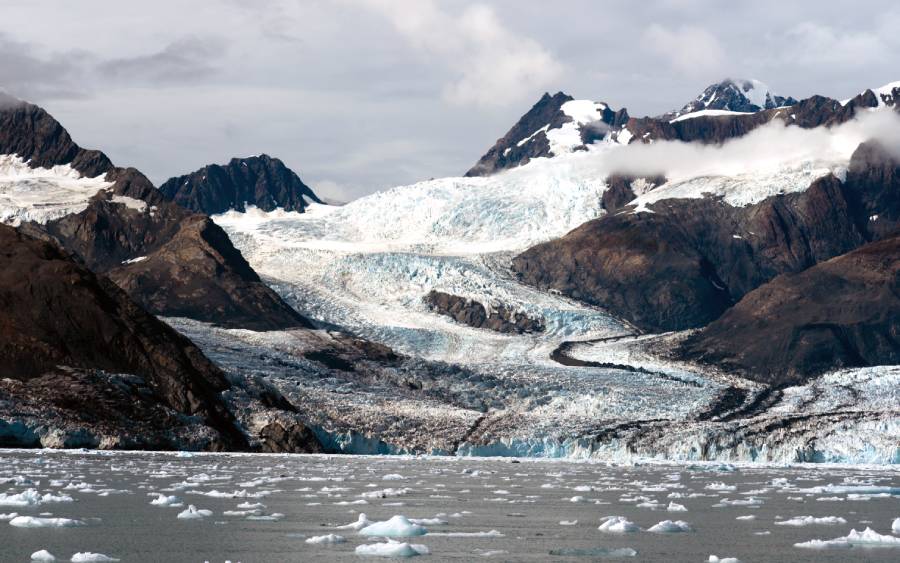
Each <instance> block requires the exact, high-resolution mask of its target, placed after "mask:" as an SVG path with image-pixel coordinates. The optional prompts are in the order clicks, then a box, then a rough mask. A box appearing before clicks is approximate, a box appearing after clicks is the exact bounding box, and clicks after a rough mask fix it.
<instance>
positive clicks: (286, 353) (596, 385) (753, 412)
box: [168, 107, 900, 463]
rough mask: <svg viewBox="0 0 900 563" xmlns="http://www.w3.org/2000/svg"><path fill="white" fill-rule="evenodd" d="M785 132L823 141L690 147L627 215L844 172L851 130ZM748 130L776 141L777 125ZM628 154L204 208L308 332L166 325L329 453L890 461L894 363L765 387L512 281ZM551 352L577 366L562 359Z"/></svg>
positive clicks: (776, 189) (897, 420) (753, 196)
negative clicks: (521, 327)
mask: <svg viewBox="0 0 900 563" xmlns="http://www.w3.org/2000/svg"><path fill="white" fill-rule="evenodd" d="M580 109H584V111H588V110H591V111H593V109H594V108H593V107H592V108H586V109H585V108H580ZM796 129H798V128H796V127H786V126H783V125H781V124H777V125H775V126H774V129H773V130H775V131H779V130H781V131H788V130H790V135H791V137H790V138H791V140H792V142H793V141H795V140H796V138H795V136H796V135H799V136H801V137H804V138H805V136H806V135H815V136H818V137H821V136H823V135H824V137H822V138H820V140H821V141H822V142H823V143H825V144H826V145H827V146H828V147H830V149H829V150H827V151H824V152H823V151H819V150H815V149H816V146H819V145H814V146H813V147H812V148H810V147H806V148H801V149H797V150H795V151H791V152H787V153H785V154H784V155H783V157H779V155H778V152H779V149H778V147H777V144H776V146H774V147H772V146H769V147H768V148H767V149H766V150H767V151H768V152H767V153H766V154H767V155H769V156H770V157H771V158H769V159H768V160H766V161H765V163H764V164H765V165H764V166H762V165H761V166H760V167H759V169H758V170H756V171H753V170H751V168H752V167H750V166H748V165H747V164H746V163H745V162H743V161H742V160H741V159H740V158H739V156H740V154H741V153H742V151H746V150H747V149H748V147H751V146H753V143H757V141H759V139H757V140H756V141H754V138H753V137H752V136H748V137H750V139H749V140H748V139H739V140H737V141H735V142H734V143H732V144H731V146H730V148H729V147H728V146H724V145H723V146H722V147H720V148H718V149H716V148H706V149H703V150H704V151H716V150H719V151H721V155H722V156H723V158H722V159H720V160H716V159H715V158H710V154H707V153H704V158H703V159H702V163H703V164H702V166H699V167H698V168H696V169H691V168H690V162H683V163H681V165H680V168H679V169H678V170H677V173H674V174H673V175H672V177H671V178H670V179H669V181H668V182H666V183H665V184H663V185H662V186H660V187H658V188H656V189H653V190H650V191H648V192H646V193H642V194H640V195H638V197H637V199H636V200H635V201H634V202H633V204H635V205H637V206H638V207H637V212H641V211H652V209H650V207H648V206H650V205H652V203H654V202H656V201H661V200H665V199H670V198H684V197H722V198H724V199H725V200H726V202H728V203H730V204H732V205H747V204H749V203H752V202H755V201H759V200H761V199H764V198H765V197H768V196H770V195H774V194H777V193H790V192H796V191H802V190H804V189H806V188H807V187H808V186H809V184H810V183H811V182H812V181H813V180H815V179H816V178H818V177H821V176H823V175H826V174H836V175H838V176H841V175H842V173H843V171H844V170H845V169H846V166H847V165H848V163H849V158H850V154H851V153H852V148H848V147H855V145H854V144H853V143H854V142H855V140H854V139H856V138H857V137H858V136H859V135H861V134H862V133H860V131H862V130H865V127H864V126H860V125H858V124H853V125H848V126H846V127H844V128H843V129H842V128H836V129H835V130H834V131H827V132H818V131H816V132H803V131H793V130H796ZM758 135H759V136H760V139H761V140H762V141H765V142H766V143H767V144H770V143H768V140H769V139H770V138H771V137H770V135H771V132H768V133H767V132H765V131H764V132H762V133H759V134H758ZM818 137H817V138H818ZM823 139H824V140H823ZM748 143H749V144H748ZM662 144H663V143H657V145H662ZM726 145H729V144H728V143H726ZM631 150H632V149H631V147H629V146H622V145H617V144H611V143H605V144H600V145H598V146H596V147H592V148H591V149H590V150H588V151H576V152H573V153H569V154H563V155H561V156H556V157H554V158H552V159H548V158H538V159H534V160H533V161H532V162H530V163H529V164H527V165H525V166H522V167H519V168H516V169H513V170H510V171H506V172H503V173H500V174H497V175H494V176H490V177H476V178H441V179H435V180H429V181H425V182H420V183H417V184H413V185H410V186H402V187H397V188H393V189H390V190H387V191H384V192H378V193H375V194H373V195H370V196H367V197H364V198H361V199H358V200H356V201H353V202H351V203H349V204H347V205H344V206H340V207H339V206H329V205H320V204H311V205H310V207H309V209H308V210H307V211H306V212H305V213H294V212H286V211H284V210H281V209H277V210H275V211H272V212H264V211H261V210H259V209H256V208H252V207H250V208H248V209H247V210H246V211H245V212H237V211H234V210H232V211H229V212H227V213H223V214H220V215H216V216H214V217H213V220H214V221H215V222H216V223H217V224H218V225H220V226H221V227H223V228H224V229H225V230H226V231H227V233H228V235H229V236H230V237H231V239H232V241H234V243H235V245H236V246H237V247H238V248H239V249H240V250H241V252H242V253H243V255H244V256H245V257H246V258H247V260H248V261H249V262H250V263H251V265H252V266H253V268H254V269H256V271H257V272H259V273H260V275H261V276H263V278H264V280H265V281H266V282H267V283H269V284H270V285H271V286H272V287H273V288H274V289H275V290H276V291H277V292H278V293H279V294H281V295H282V296H283V297H284V298H285V299H286V300H287V301H288V302H289V303H291V304H292V305H293V306H294V307H295V308H297V310H298V311H300V312H301V313H303V314H305V315H307V316H309V317H310V318H312V319H314V320H315V321H316V322H317V323H318V325H319V326H320V327H321V330H318V331H312V332H310V331H273V332H266V333H256V332H253V331H246V330H227V329H223V328H220V327H213V326H209V325H205V324H203V323H198V322H196V321H190V320H187V319H168V322H169V323H170V324H172V325H173V326H175V327H176V328H177V329H178V330H180V331H181V332H183V333H184V334H186V335H187V336H189V337H190V338H191V339H192V340H194V341H195V342H196V343H197V344H198V345H199V346H200V347H201V348H202V349H203V350H204V352H205V353H207V354H208V355H209V356H210V357H211V358H212V359H213V360H214V361H216V362H217V363H218V364H219V365H221V366H223V368H224V369H225V370H226V371H227V372H228V373H229V374H230V375H231V376H232V377H235V378H240V377H256V378H262V379H264V380H266V381H268V382H270V383H272V384H274V385H276V386H277V387H278V389H279V390H280V391H282V392H283V393H285V394H286V395H287V396H288V397H289V398H291V399H292V400H294V401H295V402H296V404H298V405H302V406H303V410H304V413H305V414H304V415H305V416H306V418H307V419H308V420H307V422H308V424H309V425H310V427H311V428H313V429H314V432H315V433H316V435H317V436H318V438H319V439H320V441H321V442H322V443H323V444H325V445H326V447H327V448H328V449H329V450H331V451H338V452H344V453H371V454H396V453H432V454H438V455H447V454H450V455H484V456H536V457H581V458H597V459H607V460H616V461H631V460H637V459H644V458H654V459H671V460H688V461H690V460H710V459H713V460H727V461H740V460H749V461H768V462H785V463H789V462H798V461H804V462H805V461H816V462H826V461H827V462H856V463H898V462H900V447H898V443H900V440H898V437H900V416H898V413H897V409H896V405H897V404H900V392H898V388H900V387H898V385H897V382H898V381H897V379H898V376H900V367H897V366H894V367H891V366H886V367H879V368H865V369H857V370H844V371H840V372H835V373H833V374H829V375H827V376H825V377H823V378H821V379H819V380H817V381H814V382H812V383H810V384H807V385H804V386H800V387H794V388H788V389H784V390H780V391H778V392H777V393H775V394H774V395H772V396H769V395H767V393H769V392H768V391H767V390H766V389H764V388H763V387H761V386H759V385H757V384H754V383H752V382H749V381H746V380H742V379H739V378H737V377H733V376H730V375H729V374H727V373H719V372H717V371H715V370H709V369H706V368H700V367H699V366H696V365H687V364H684V363H678V362H674V361H670V360H667V359H666V357H665V355H661V354H659V353H657V352H656V351H657V350H659V349H665V348H666V347H667V346H668V345H671V344H672V343H673V342H677V341H678V340H679V339H680V338H684V337H685V336H686V334H685V333H675V334H662V335H641V334H638V333H637V331H635V330H634V329H633V328H632V327H630V326H629V325H628V324H627V323H625V322H623V321H621V320H619V319H617V318H615V317H613V316H611V315H609V314H608V313H606V312H605V311H603V310H600V309H597V308H594V307H591V306H588V305H585V304H583V303H580V302H576V301H573V300H571V299H568V298H566V297H563V296H561V295H555V294H552V293H545V292H541V291H538V290H536V289H534V288H531V287H527V286H524V285H522V284H521V283H519V282H518V281H517V280H516V278H515V277H514V276H513V275H512V273H511V271H510V268H509V263H510V260H511V258H512V257H513V256H515V255H516V254H517V253H518V252H521V251H522V250H524V249H526V248H528V247H530V246H532V245H534V244H536V243H539V242H543V241H546V240H549V239H552V238H555V237H559V236H562V235H564V234H565V233H567V232H568V231H570V230H572V229H574V228H575V227H577V226H579V225H581V224H583V223H584V222H586V221H589V220H591V219H594V218H596V217H599V216H601V215H602V214H603V213H605V211H604V209H603V207H602V205H601V198H602V196H603V192H604V191H605V190H606V187H607V185H606V177H607V175H608V173H609V169H610V164H609V163H610V162H614V161H615V160H616V159H617V158H618V157H617V156H616V155H618V154H625V153H623V151H631ZM634 150H638V151H643V150H646V149H644V148H638V149H634ZM691 150H693V149H691ZM638 154H641V153H640V152H639V153H638ZM713 154H716V153H713ZM743 158H744V160H746V159H747V157H746V155H744V157H743ZM625 160H627V158H626V159H625ZM711 161H712V162H714V164H712V165H710V164H708V163H709V162H711ZM431 290H438V291H442V292H446V293H449V294H453V295H458V296H462V297H465V298H469V299H472V300H476V301H478V302H480V303H483V304H485V306H486V307H488V308H490V307H491V306H495V305H501V304H502V305H504V306H506V307H509V308H512V309H515V310H518V311H521V312H524V313H526V314H528V315H529V316H532V317H535V318H540V319H542V320H543V321H544V324H545V327H546V330H545V331H543V332H539V333H533V334H501V333H496V332H492V331H489V330H484V329H476V328H472V327H469V326H465V325H461V324H459V323H456V322H454V321H453V320H451V319H450V318H448V317H445V316H440V315H438V314H436V313H435V312H433V311H432V310H431V309H430V308H429V307H428V306H427V305H426V303H425V302H424V301H423V297H424V296H425V295H426V294H427V293H428V292H429V291H431ZM334 331H343V332H347V333H350V334H352V335H354V336H356V337H360V338H364V339H367V340H370V341H374V342H379V343H383V344H385V345H387V346H390V347H391V348H392V349H393V350H395V351H396V352H398V353H400V354H403V355H404V357H405V358H406V359H405V360H404V361H403V363H402V364H401V365H399V366H388V367H385V366H380V367H376V368H373V369H374V370H375V371H374V372H373V373H377V375H374V376H371V377H369V378H366V377H362V376H360V375H359V374H354V373H340V370H333V369H332V370H324V372H323V369H324V368H323V367H322V366H321V364H317V363H316V362H315V361H313V360H311V359H309V358H307V357H306V356H305V354H307V353H309V352H310V350H313V349H315V348H316V347H317V346H319V347H321V346H327V345H328V343H329V342H334V341H335V340H334V339H335V338H336V333H335V332H334ZM560 355H563V356H566V357H567V358H569V359H570V360H575V361H577V362H576V364H575V365H562V364H561V363H560V362H559V361H558V360H559V358H560ZM569 363H571V362H569ZM735 397H738V399H739V400H737V402H736V404H735V401H736V399H735ZM235 400H237V399H235ZM757 403H759V404H763V405H767V406H764V407H756V406H754V405H756V404H757ZM248 416H249V415H248Z"/></svg>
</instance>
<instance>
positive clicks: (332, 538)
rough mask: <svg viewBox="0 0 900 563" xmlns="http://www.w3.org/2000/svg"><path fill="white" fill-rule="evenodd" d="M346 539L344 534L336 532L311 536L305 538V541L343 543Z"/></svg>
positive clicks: (320, 543) (323, 543) (326, 543)
mask: <svg viewBox="0 0 900 563" xmlns="http://www.w3.org/2000/svg"><path fill="white" fill-rule="evenodd" d="M346 541H347V539H346V538H344V536H339V535H337V534H325V535H324V536H313V537H311V538H308V539H307V540H306V543H311V544H317V545H328V544H335V543H344V542H346Z"/></svg>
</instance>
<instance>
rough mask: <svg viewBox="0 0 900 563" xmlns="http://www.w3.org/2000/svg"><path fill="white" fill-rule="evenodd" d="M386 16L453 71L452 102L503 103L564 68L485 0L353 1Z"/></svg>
mask: <svg viewBox="0 0 900 563" xmlns="http://www.w3.org/2000/svg"><path fill="white" fill-rule="evenodd" d="M358 2H360V3H362V4H363V5H365V6H367V7H368V8H370V9H372V10H375V11H377V12H378V13H380V14H382V15H383V16H384V17H386V18H387V19H388V20H389V21H390V22H391V24H392V25H393V26H394V28H395V29H396V30H397V31H398V32H399V33H400V34H401V35H402V36H403V37H404V38H405V39H406V40H407V42H408V43H409V44H410V45H411V46H412V47H413V48H414V49H416V50H418V51H419V52H421V53H423V54H424V55H427V57H428V59H429V60H437V61H438V62H440V64H442V65H445V66H447V67H448V68H449V69H450V70H451V71H452V74H453V78H452V80H450V81H449V82H448V83H447V84H446V85H445V88H444V98H445V100H447V101H449V102H451V103H454V104H474V105H479V106H495V105H504V104H507V103H509V102H512V101H516V100H519V99H521V98H522V97H523V96H525V97H531V96H533V95H534V94H535V92H537V91H539V90H541V89H544V88H548V87H551V86H553V85H554V84H555V83H556V82H557V81H558V80H559V79H560V78H561V76H562V74H563V72H564V67H563V65H562V63H560V62H559V61H557V60H556V58H554V56H553V55H552V54H550V53H549V52H548V51H547V50H546V49H545V48H544V47H542V46H541V44H540V43H538V42H537V41H535V40H534V39H531V38H529V37H526V36H523V35H522V34H519V33H516V32H514V31H512V30H510V29H508V28H507V27H506V26H505V25H504V24H503V22H501V21H500V19H499V18H498V17H497V14H496V12H495V11H494V9H493V8H491V7H490V6H487V5H485V4H471V5H469V6H467V7H465V8H464V9H463V10H462V11H460V12H459V13H458V14H456V13H451V12H449V11H446V10H443V9H441V8H440V7H439V6H438V4H437V3H436V2H434V1H433V0H358Z"/></svg>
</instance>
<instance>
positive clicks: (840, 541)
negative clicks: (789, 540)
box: [794, 528, 900, 549]
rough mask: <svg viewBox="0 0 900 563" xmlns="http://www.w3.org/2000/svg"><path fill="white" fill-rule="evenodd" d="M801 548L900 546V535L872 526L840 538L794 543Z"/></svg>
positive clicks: (853, 531)
mask: <svg viewBox="0 0 900 563" xmlns="http://www.w3.org/2000/svg"><path fill="white" fill-rule="evenodd" d="M794 547H799V548H801V549H845V548H851V547H900V537H897V536H889V535H886V534H879V533H878V532H876V531H875V530H873V529H872V528H866V529H865V530H863V531H862V532H857V531H856V530H855V529H854V530H850V533H849V534H847V535H846V536H844V537H842V538H835V539H833V540H809V541H805V542H800V543H795V544H794Z"/></svg>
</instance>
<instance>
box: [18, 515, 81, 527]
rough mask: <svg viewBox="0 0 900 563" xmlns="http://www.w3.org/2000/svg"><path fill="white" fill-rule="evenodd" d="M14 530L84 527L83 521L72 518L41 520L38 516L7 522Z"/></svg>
mask: <svg viewBox="0 0 900 563" xmlns="http://www.w3.org/2000/svg"><path fill="white" fill-rule="evenodd" d="M9 525H10V526H15V527H16V528H74V527H76V526H84V525H85V522H84V521H83V520H74V519H72V518H42V517H39V516H16V517H15V518H13V519H12V520H10V521H9Z"/></svg>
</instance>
